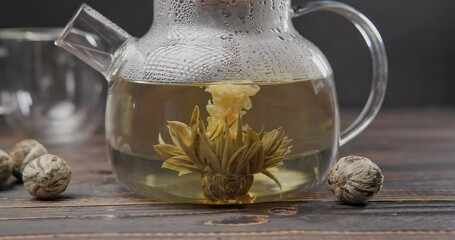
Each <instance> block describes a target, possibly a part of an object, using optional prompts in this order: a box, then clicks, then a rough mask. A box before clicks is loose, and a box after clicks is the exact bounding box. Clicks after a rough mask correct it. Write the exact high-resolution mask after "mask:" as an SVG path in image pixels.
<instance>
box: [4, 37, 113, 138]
mask: <svg viewBox="0 0 455 240" xmlns="http://www.w3.org/2000/svg"><path fill="white" fill-rule="evenodd" d="M61 31H62V29H59V28H17V29H2V30H0V105H1V106H0V114H1V113H2V112H3V113H4V114H5V115H6V119H7V122H8V124H9V125H10V126H11V127H12V128H13V129H14V130H15V131H16V132H17V133H19V134H21V135H23V136H26V137H32V138H36V139H38V140H40V141H42V142H45V143H68V142H75V141H81V140H84V139H87V138H88V137H89V136H90V135H91V134H92V133H93V132H94V131H95V130H96V128H97V127H98V126H99V123H100V122H101V120H102V118H103V112H104V105H105V98H106V89H105V85H107V84H105V82H104V81H103V76H102V75H101V74H99V73H98V72H96V71H94V70H93V69H91V68H90V66H88V65H87V64H85V63H83V62H81V61H79V59H77V58H76V57H74V56H73V55H71V54H69V53H68V52H66V51H64V50H62V49H60V48H58V47H56V46H55V45H54V41H55V40H56V39H57V37H58V36H59V33H60V32H61ZM2 109H3V111H2Z"/></svg>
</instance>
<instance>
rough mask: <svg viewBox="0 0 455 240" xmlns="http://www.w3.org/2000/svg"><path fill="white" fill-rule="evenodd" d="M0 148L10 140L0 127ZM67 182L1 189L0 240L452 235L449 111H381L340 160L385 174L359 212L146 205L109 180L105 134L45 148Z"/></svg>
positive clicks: (321, 205) (323, 206)
mask: <svg viewBox="0 0 455 240" xmlns="http://www.w3.org/2000/svg"><path fill="white" fill-rule="evenodd" d="M0 129H3V130H0V132H1V133H2V135H1V137H0V148H1V149H4V150H9V149H10V148H11V146H12V145H13V144H14V143H15V142H16V141H17V140H18V139H17V137H14V136H12V135H11V134H10V132H9V131H7V130H5V126H4V125H3V126H0ZM49 151H50V152H52V153H54V154H57V155H60V156H62V157H63V158H65V159H67V161H68V162H69V164H70V165H71V166H72V169H73V179H72V182H71V184H70V186H69V188H68V190H67V191H66V193H65V194H64V195H63V196H62V197H61V198H59V199H57V200H55V201H39V200H36V199H33V198H32V197H30V196H29V195H28V194H27V193H26V192H25V190H24V188H23V186H21V185H19V184H14V183H10V184H7V185H5V186H3V187H1V191H0V239H44V238H52V237H57V238H60V239H112V238H115V239H139V238H160V239H163V238H179V239H189V238H195V239H255V238H264V239H323V238H324V239H411V240H412V239H455V109H414V110H406V109H403V110H388V111H383V112H382V113H381V114H380V115H379V117H378V118H377V120H376V121H375V122H374V123H373V125H372V126H371V127H370V128H369V129H368V130H367V131H365V132H364V133H363V134H362V135H361V136H360V137H358V138H357V139H356V140H354V141H353V142H351V143H349V144H347V145H346V146H344V147H343V148H342V149H341V152H340V156H342V155H348V154H356V155H363V156H367V157H369V158H371V159H373V160H374V161H376V162H377V163H378V165H379V166H380V167H381V168H382V170H383V173H384V175H385V182H384V187H383V190H382V191H381V192H380V193H379V194H378V195H377V196H376V197H375V198H374V200H373V201H372V202H371V203H369V204H368V205H367V206H365V207H352V206H347V205H344V204H342V203H340V202H338V201H337V200H336V199H335V197H334V196H333V195H332V194H331V193H330V192H329V191H328V190H327V187H323V188H322V189H321V190H319V191H317V192H315V193H312V194H309V195H306V196H299V197H298V198H296V199H294V200H292V201H287V202H280V203H266V204H255V205H244V206H203V205H190V204H171V203H166V202H161V201H158V200H150V199H144V198H141V197H139V196H136V195H135V194H133V193H131V192H130V191H128V190H127V189H125V188H124V187H122V186H121V185H120V184H118V183H116V182H115V180H114V178H113V176H112V174H111V171H110V168H109V165H108V161H107V156H106V154H105V143H104V136H103V135H102V134H97V135H95V136H94V137H93V138H91V139H90V140H88V141H86V142H85V143H82V144H77V145H65V146H50V147H49Z"/></svg>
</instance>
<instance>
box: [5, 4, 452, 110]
mask: <svg viewBox="0 0 455 240" xmlns="http://www.w3.org/2000/svg"><path fill="white" fill-rule="evenodd" d="M82 2H86V3H88V4H89V5H91V6H92V7H94V8H95V9H97V10H99V11H100V12H101V13H103V14H104V15H105V16H107V17H108V18H110V19H112V20H113V21H114V22H116V23H117V24H118V25H119V26H121V27H123V28H124V29H125V30H127V31H128V32H130V33H131V34H132V35H135V36H141V35H142V34H144V33H145V32H146V31H147V30H148V28H149V27H150V25H151V24H152V19H153V0H134V1H132V0H130V1H126V0H109V1H101V0H33V1H31V0H1V1H0V28H6V27H31V26H64V25H65V23H66V22H67V21H68V20H69V18H70V17H71V16H72V14H73V13H74V11H75V10H76V9H77V8H78V6H79V5H80V4H81V3H82ZM304 2H306V1H304V0H300V1H297V0H294V2H293V3H294V5H301V4H303V3H304ZM341 2H345V3H348V4H350V5H352V6H353V7H355V8H357V9H358V10H360V11H362V12H363V13H365V15H367V16H368V17H369V18H370V19H371V20H372V21H373V22H374V23H375V24H376V25H377V27H378V28H379V30H380V32H381V33H382V35H383V38H384V41H385V44H386V47H387V51H388V55H389V63H390V84H389V89H388V94H387V97H386V101H385V106H387V107H406V106H433V105H437V106H455V93H454V92H455V71H454V70H455V14H454V10H455V1H453V0H434V1H428V0H414V1H410V0H362V1H354V0H344V1H341ZM294 23H295V26H296V28H297V29H298V30H299V31H300V32H301V33H302V35H303V36H305V37H306V38H308V39H310V40H311V41H313V42H314V43H316V44H317V45H318V46H319V47H320V48H321V49H322V50H323V52H324V53H325V54H326V56H327V57H328V59H329V60H330V62H331V64H332V67H333V69H334V72H335V78H336V84H337V88H338V92H339V98H340V102H341V104H342V105H343V106H357V107H358V106H361V105H363V103H364V101H365V100H366V98H367V96H368V91H369V86H370V84H369V78H370V73H371V69H370V62H369V55H368V50H367V48H366V46H365V45H364V43H363V41H362V39H361V37H360V35H359V34H358V33H357V32H356V30H355V28H354V27H353V26H351V25H350V24H349V23H348V22H347V21H344V20H342V18H340V17H338V16H336V15H334V14H331V13H313V14H311V15H308V16H304V17H301V18H298V19H295V20H294Z"/></svg>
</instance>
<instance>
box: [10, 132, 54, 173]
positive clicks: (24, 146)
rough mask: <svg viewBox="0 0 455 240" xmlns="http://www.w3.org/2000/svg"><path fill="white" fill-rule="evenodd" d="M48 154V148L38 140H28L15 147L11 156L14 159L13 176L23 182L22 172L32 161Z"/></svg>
mask: <svg viewBox="0 0 455 240" xmlns="http://www.w3.org/2000/svg"><path fill="white" fill-rule="evenodd" d="M44 154H47V150H46V148H45V147H44V146H43V145H42V144H41V143H39V142H38V141H36V140H33V139H27V140H23V141H20V142H19V143H17V144H16V145H14V146H13V149H12V150H11V152H10V154H9V155H10V156H11V158H12V159H13V175H14V176H15V177H16V178H17V179H18V180H19V181H22V171H24V168H25V166H26V165H27V164H28V163H29V162H31V161H32V160H34V159H36V158H38V157H40V156H42V155H44Z"/></svg>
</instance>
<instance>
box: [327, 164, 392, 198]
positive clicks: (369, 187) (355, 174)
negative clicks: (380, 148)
mask: <svg viewBox="0 0 455 240" xmlns="http://www.w3.org/2000/svg"><path fill="white" fill-rule="evenodd" d="M383 181H384V176H383V175H382V172H381V169H379V167H378V165H376V164H375V163H374V162H372V161H371V160H370V159H368V158H365V157H358V156H348V157H344V158H341V159H340V160H339V161H338V162H337V163H336V164H335V166H333V168H332V170H331V171H330V173H329V176H328V180H327V182H328V184H329V186H330V189H331V190H332V192H333V193H335V195H336V196H337V198H338V199H340V200H341V201H343V202H345V203H348V204H357V205H363V204H365V203H366V202H367V201H368V200H370V199H371V198H372V197H373V196H374V195H375V194H376V193H377V192H379V190H381V187H382V183H383Z"/></svg>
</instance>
